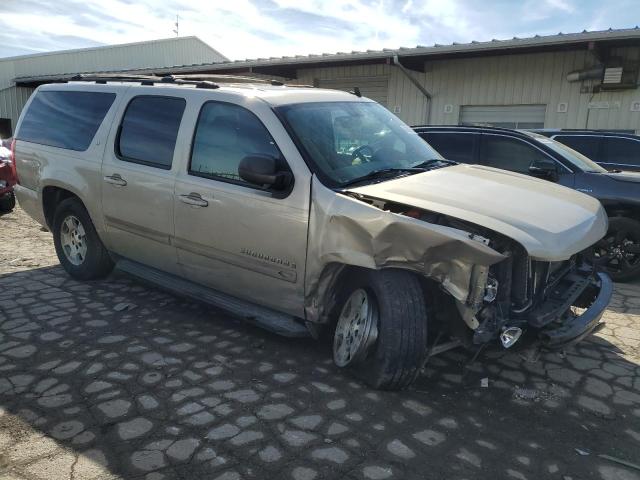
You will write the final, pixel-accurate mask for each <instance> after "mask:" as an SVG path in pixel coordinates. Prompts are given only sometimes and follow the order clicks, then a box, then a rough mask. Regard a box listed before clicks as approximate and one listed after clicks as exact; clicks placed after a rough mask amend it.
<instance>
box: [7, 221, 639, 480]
mask: <svg viewBox="0 0 640 480" xmlns="http://www.w3.org/2000/svg"><path fill="white" fill-rule="evenodd" d="M639 293H640V285H637V284H636V285H617V287H616V293H615V297H614V300H613V302H612V304H611V306H610V309H609V310H608V311H607V313H606V317H605V320H606V322H607V327H606V328H605V329H604V330H602V331H601V332H600V333H599V334H598V335H597V336H595V337H592V338H591V339H589V340H588V341H586V342H584V343H583V344H581V345H580V346H578V347H575V348H572V349H570V350H567V351H566V352H564V353H546V354H543V355H542V356H540V357H539V358H538V359H531V358H523V355H521V354H518V353H515V352H509V353H506V354H505V353H502V352H488V353H486V354H485V355H483V356H482V357H481V358H480V359H479V361H477V362H475V363H473V364H472V365H471V367H470V368H469V369H468V371H467V374H466V375H462V372H463V365H464V364H465V363H467V362H468V361H469V360H470V356H469V355H468V354H467V353H465V352H463V351H452V352H449V353H447V354H445V355H443V356H440V357H436V358H434V359H432V361H431V362H430V363H429V365H428V366H427V368H426V370H425V372H424V374H423V375H422V376H421V377H420V379H419V380H418V381H417V382H416V384H415V386H414V387H413V388H411V389H410V390H408V391H405V392H399V393H387V392H377V391H372V390H369V389H367V388H365V387H364V386H363V385H361V384H360V383H358V382H355V381H354V380H353V379H352V378H350V377H349V376H348V375H346V374H345V373H343V372H341V371H339V370H338V369H337V368H335V367H334V366H333V365H332V362H331V358H330V354H329V352H328V351H327V348H326V347H324V346H322V345H319V344H316V343H315V342H313V341H311V340H289V339H284V338H279V337H277V336H274V335H271V334H269V333H266V332H263V331H261V330H258V329H256V328H253V327H251V326H248V325H246V324H243V323H241V322H239V321H237V320H235V319H234V318H232V317H230V316H229V315H228V314H225V313H224V312H219V311H216V310H213V309H212V308H210V307H207V306H205V305H201V304H198V303H196V302H190V301H186V300H183V299H181V298H177V297H174V296H172V295H170V294H167V293H164V292H161V291H159V290H156V289H154V288H151V287H148V286H145V285H142V284H140V283H137V282H135V281H134V280H132V279H130V278H128V277H126V276H123V275H120V274H114V275H112V276H111V277H110V278H108V279H106V280H104V281H98V282H91V283H79V282H76V281H74V280H72V279H70V278H69V277H68V276H67V275H65V273H64V271H63V270H62V268H61V267H60V266H59V264H58V261H57V259H56V256H55V253H54V250H53V243H52V241H51V236H50V234H49V233H47V232H44V231H41V230H40V228H39V226H37V225H36V224H35V223H34V222H33V221H32V220H30V219H29V218H28V217H27V216H26V215H25V214H24V213H23V212H22V211H21V210H20V209H17V210H16V211H15V212H14V213H12V214H10V215H7V216H4V217H1V218H0V479H7V480H8V479H46V480H57V479H115V478H134V479H148V480H160V479H174V478H180V479H205V478H206V479H216V478H218V479H224V480H232V479H240V478H247V479H249V478H255V479H270V478H273V479H295V480H303V479H307V480H312V479H340V478H349V479H361V478H365V479H387V478H398V479H413V478H416V479H418V478H420V479H445V478H446V479H463V478H467V479H471V478H514V479H540V478H555V479H562V480H569V479H571V480H577V479H587V478H598V479H600V478H601V479H611V480H613V479H618V480H630V479H640V470H639V469H636V468H634V467H633V466H623V465H621V464H620V463H616V462H614V461H612V460H610V459H607V458H602V457H601V456H600V455H608V456H611V457H613V458H615V459H619V460H623V461H626V462H632V463H635V464H640V296H639ZM485 378H487V379H488V386H487V387H483V386H482V384H483V379H485ZM639 468H640V467H639Z"/></svg>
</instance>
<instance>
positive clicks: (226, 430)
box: [207, 423, 240, 440]
mask: <svg viewBox="0 0 640 480" xmlns="http://www.w3.org/2000/svg"><path fill="white" fill-rule="evenodd" d="M239 432H240V429H239V428H238V427H236V426H235V425H233V424H231V423H225V424H224V425H221V426H220V427H216V428H213V429H211V430H209V433H207V438H209V439H211V440H222V439H224V438H230V437H233V436H235V435H237V434H238V433H239Z"/></svg>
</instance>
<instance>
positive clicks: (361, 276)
mask: <svg viewBox="0 0 640 480" xmlns="http://www.w3.org/2000/svg"><path fill="white" fill-rule="evenodd" d="M334 318H335V331H334V336H333V359H334V363H335V364H336V365H337V366H339V367H341V368H345V369H348V370H349V371H351V372H352V373H353V374H354V375H355V376H356V377H358V378H360V379H361V380H363V381H365V382H366V383H367V384H368V385H370V386H372V387H374V388H378V389H381V390H400V389H402V388H405V387H407V386H409V385H410V384H411V383H412V382H413V381H414V379H415V378H416V376H417V375H418V373H419V371H420V368H421V367H422V364H423V362H424V359H425V355H426V352H427V313H426V303H425V298H424V293H423V290H422V287H421V284H420V282H419V280H418V278H417V277H416V276H415V275H414V274H412V273H410V272H406V271H403V270H393V269H386V270H379V271H377V270H359V271H356V272H354V273H352V274H351V275H350V276H349V277H348V278H347V279H345V281H344V282H342V291H341V292H340V293H339V295H338V302H337V309H336V312H335V317H334Z"/></svg>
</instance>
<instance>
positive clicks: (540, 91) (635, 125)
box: [298, 47, 640, 133]
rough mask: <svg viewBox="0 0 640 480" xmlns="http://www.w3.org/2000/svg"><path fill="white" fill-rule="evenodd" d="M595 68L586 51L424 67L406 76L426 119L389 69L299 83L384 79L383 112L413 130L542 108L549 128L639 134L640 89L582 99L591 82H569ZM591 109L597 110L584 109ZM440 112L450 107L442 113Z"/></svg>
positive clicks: (629, 55) (304, 78)
mask: <svg viewBox="0 0 640 480" xmlns="http://www.w3.org/2000/svg"><path fill="white" fill-rule="evenodd" d="M614 53H615V54H616V55H619V56H621V57H624V58H625V59H627V60H632V61H635V62H640V48H637V47H636V48H626V49H618V50H617V51H615V52H614ZM595 63H596V62H595V59H594V58H593V57H592V56H591V54H590V53H589V52H587V51H584V50H575V51H559V52H552V53H528V54H516V55H501V56H490V57H475V58H459V59H449V60H436V61H429V62H427V63H426V70H427V71H426V73H422V72H411V75H413V76H414V77H415V78H416V79H417V80H418V81H419V82H420V83H421V84H422V85H423V86H424V87H425V88H426V89H427V90H428V91H429V92H430V93H431V94H432V97H433V99H432V104H431V106H430V109H431V110H430V115H428V113H427V111H428V109H429V102H428V101H427V99H426V98H425V97H424V95H423V94H422V93H421V92H420V91H419V90H418V89H417V88H416V87H415V85H413V84H412V83H411V81H410V80H409V79H408V78H406V76H405V75H404V73H402V72H401V71H400V70H399V69H398V68H397V67H394V66H391V65H360V66H347V67H329V68H314V69H301V70H298V82H300V83H306V84H313V83H314V80H315V79H330V78H348V79H350V81H351V83H354V84H355V82H356V81H357V78H358V77H359V76H362V77H370V76H372V75H386V76H388V78H389V92H388V95H387V98H388V101H387V105H386V106H387V107H388V108H389V110H391V111H394V112H396V114H397V115H398V116H399V117H400V118H402V119H403V120H404V121H405V122H407V123H409V124H410V125H417V124H425V123H427V122H428V123H429V124H433V125H437V124H454V125H455V124H458V122H459V119H460V108H461V107H462V106H465V105H532V104H544V105H546V106H547V108H546V115H545V127H546V128H598V129H624V130H635V131H636V132H638V133H640V112H633V111H631V104H632V102H638V101H640V89H638V88H636V89H632V90H622V91H611V92H603V93H597V94H592V93H581V87H583V86H586V87H588V86H591V85H592V83H593V81H585V82H576V83H570V82H568V81H567V80H566V76H567V74H568V73H569V72H572V71H574V70H579V69H583V68H587V67H589V66H593V65H594V64H595ZM316 83H317V82H316ZM560 103H567V111H566V113H560V112H558V104H560ZM590 104H591V106H592V107H595V106H598V107H601V108H589V105H590ZM607 105H608V108H603V107H606V106H607ZM445 106H450V107H447V110H446V109H445ZM446 111H450V113H445V112H446ZM428 117H430V118H428Z"/></svg>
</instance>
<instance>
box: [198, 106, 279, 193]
mask: <svg viewBox="0 0 640 480" xmlns="http://www.w3.org/2000/svg"><path fill="white" fill-rule="evenodd" d="M247 155H268V156H270V157H274V158H276V159H282V155H280V151H279V150H278V147H276V144H275V142H274V141H273V138H271V135H270V134H269V132H268V131H267V129H266V128H265V126H264V125H263V124H262V122H260V120H258V118H257V117H256V116H255V115H254V114H253V113H251V112H250V111H248V110H247V109H245V108H243V107H240V106H238V105H233V104H230V103H219V102H207V103H205V104H204V106H203V107H202V110H201V111H200V117H199V118H198V124H197V126H196V133H195V136H194V139H193V149H192V151H191V163H190V165H189V173H190V174H191V175H195V176H200V177H208V178H215V179H220V180H230V181H232V182H234V183H240V184H243V185H249V186H252V187H254V185H250V184H248V183H247V182H245V181H244V180H242V179H241V178H240V175H239V174H238V166H239V165H240V161H241V160H242V159H243V158H244V157H246V156H247ZM282 161H283V160H282ZM283 167H284V166H283ZM285 168H286V167H285Z"/></svg>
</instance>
